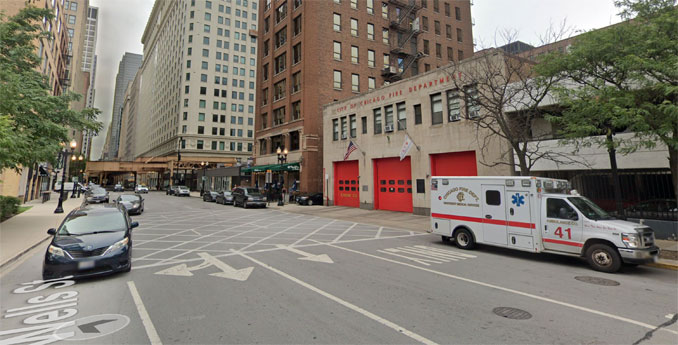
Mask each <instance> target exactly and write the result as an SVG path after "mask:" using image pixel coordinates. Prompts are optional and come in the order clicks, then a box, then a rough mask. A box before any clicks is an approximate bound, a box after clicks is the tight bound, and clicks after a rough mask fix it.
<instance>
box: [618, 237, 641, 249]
mask: <svg viewBox="0 0 678 345" xmlns="http://www.w3.org/2000/svg"><path fill="white" fill-rule="evenodd" d="M621 237H622V242H624V244H625V245H626V247H627V248H638V247H640V236H639V235H638V234H622V235H621Z"/></svg>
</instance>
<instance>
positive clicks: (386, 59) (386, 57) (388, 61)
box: [384, 54, 391, 68]
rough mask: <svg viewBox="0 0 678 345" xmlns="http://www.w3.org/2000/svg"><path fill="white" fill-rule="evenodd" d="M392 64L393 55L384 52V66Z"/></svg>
mask: <svg viewBox="0 0 678 345" xmlns="http://www.w3.org/2000/svg"><path fill="white" fill-rule="evenodd" d="M389 66H391V55H388V54H384V68H388V67H389Z"/></svg>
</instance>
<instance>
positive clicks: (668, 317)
mask: <svg viewBox="0 0 678 345" xmlns="http://www.w3.org/2000/svg"><path fill="white" fill-rule="evenodd" d="M673 315H675V314H666V315H665V316H664V317H665V318H667V319H673Z"/></svg>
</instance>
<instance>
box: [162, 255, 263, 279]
mask: <svg viewBox="0 0 678 345" xmlns="http://www.w3.org/2000/svg"><path fill="white" fill-rule="evenodd" d="M198 255H199V256H200V257H201V258H202V259H203V260H204V261H203V262H202V263H200V264H198V265H196V266H192V267H188V266H187V265H186V264H180V265H177V266H172V267H170V268H167V269H164V270H162V271H158V272H155V274H160V275H170V276H182V277H192V276H193V273H192V272H191V271H198V270H201V269H203V268H207V267H210V266H215V267H216V268H218V269H220V270H221V272H218V273H211V274H210V275H211V276H214V277H220V278H226V279H232V280H238V281H246V280H247V278H249V276H250V274H252V271H253V270H254V267H247V268H242V269H235V268H233V267H231V266H229V265H227V264H226V263H225V262H223V261H221V260H219V259H217V258H215V257H214V256H212V255H209V254H208V253H205V252H200V253H198Z"/></svg>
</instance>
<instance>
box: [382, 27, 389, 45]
mask: <svg viewBox="0 0 678 345" xmlns="http://www.w3.org/2000/svg"><path fill="white" fill-rule="evenodd" d="M381 41H382V42H384V43H385V44H388V29H387V28H382V29H381Z"/></svg>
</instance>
